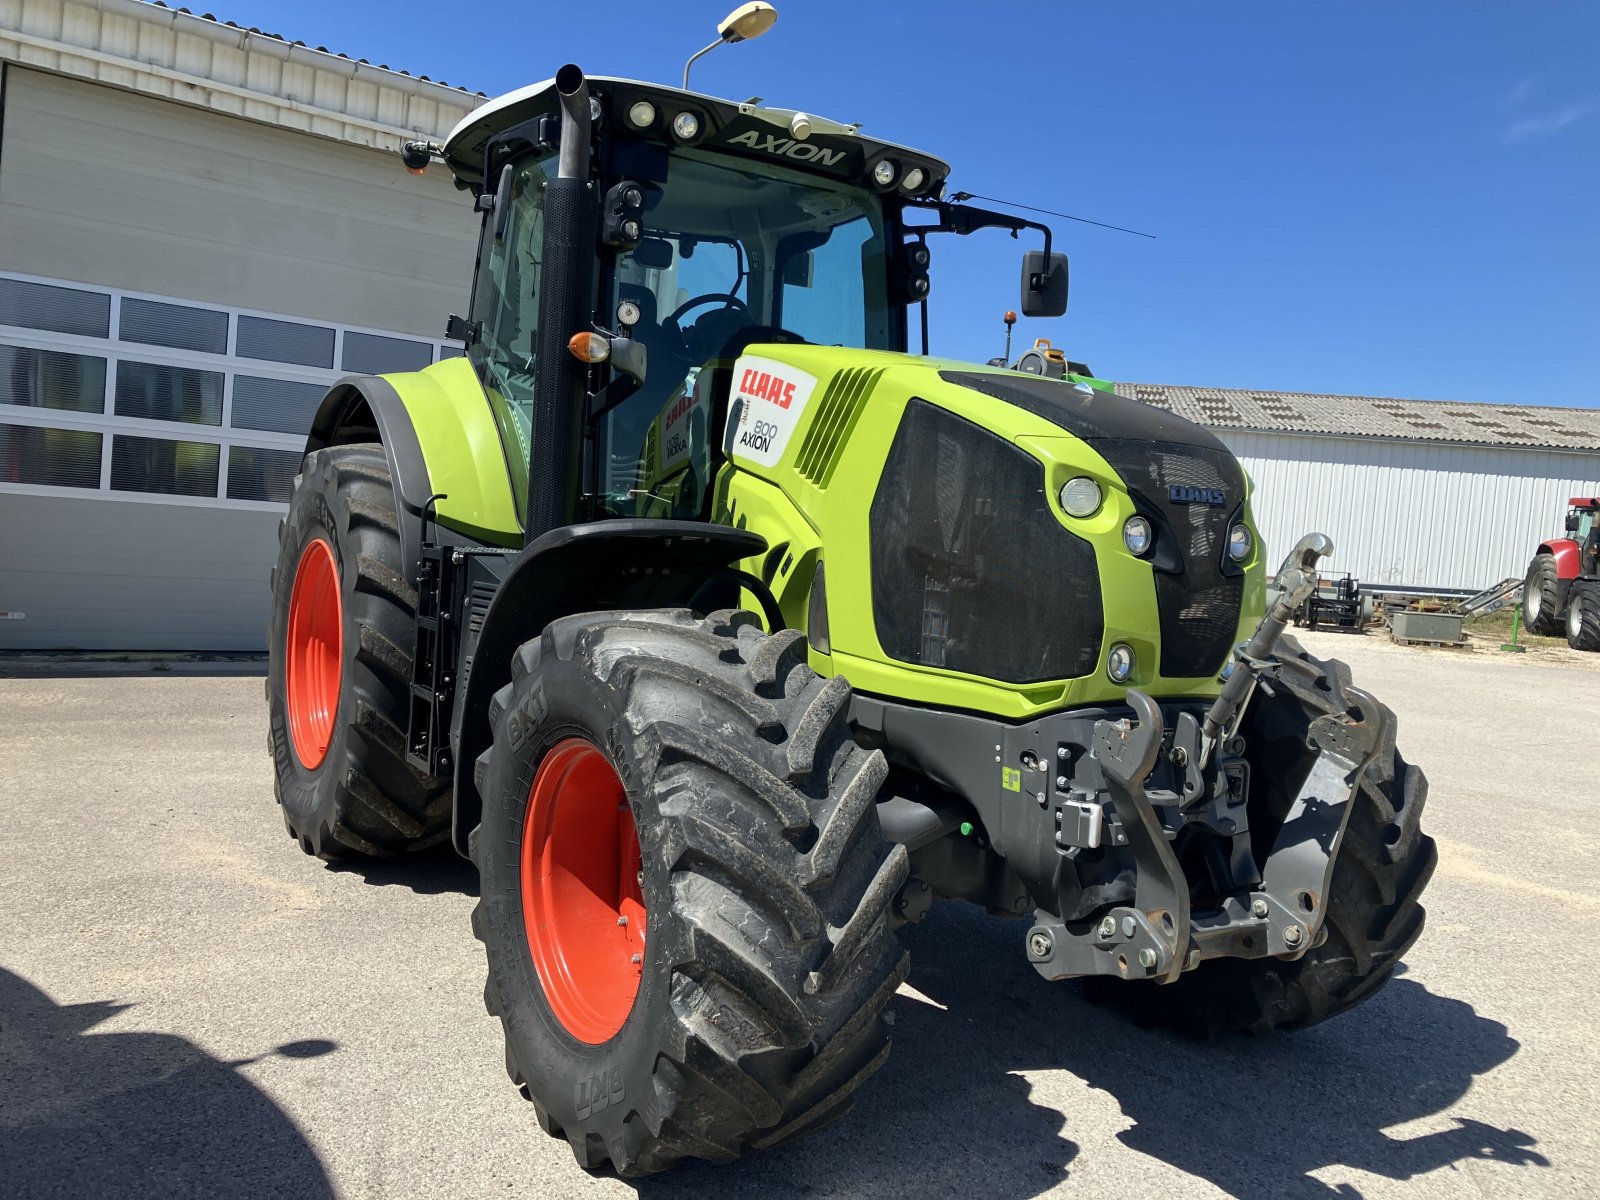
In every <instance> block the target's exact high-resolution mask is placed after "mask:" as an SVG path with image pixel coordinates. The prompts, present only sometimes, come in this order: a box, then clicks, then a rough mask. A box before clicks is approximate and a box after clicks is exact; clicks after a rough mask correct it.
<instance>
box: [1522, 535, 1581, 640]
mask: <svg viewBox="0 0 1600 1200" xmlns="http://www.w3.org/2000/svg"><path fill="white" fill-rule="evenodd" d="M1571 587H1572V582H1571V581H1570V580H1566V579H1561V578H1559V577H1558V576H1557V574H1556V560H1555V556H1554V555H1553V554H1535V555H1534V556H1533V561H1532V562H1530V563H1529V564H1528V574H1527V576H1526V577H1525V578H1524V579H1523V581H1522V625H1523V628H1525V629H1526V630H1527V631H1528V632H1529V633H1533V634H1538V635H1539V636H1540V637H1560V636H1561V633H1562V622H1563V618H1564V617H1565V615H1566V611H1567V597H1568V595H1569V593H1570V589H1571Z"/></svg>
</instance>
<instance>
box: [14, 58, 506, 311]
mask: <svg viewBox="0 0 1600 1200" xmlns="http://www.w3.org/2000/svg"><path fill="white" fill-rule="evenodd" d="M476 235H477V218H476V217H475V216H474V215H473V212H472V205H471V200H470V197H468V196H466V195H464V194H463V193H461V192H458V191H456V190H455V188H454V187H452V186H451V183H450V179H449V174H448V172H444V173H433V172H430V173H429V174H428V175H426V176H423V177H422V178H420V179H419V178H417V177H416V176H413V175H410V174H408V173H407V172H406V171H405V170H403V169H402V168H401V166H400V163H399V161H398V159H396V158H395V157H394V156H393V155H390V154H384V153H379V152H378V151H375V150H363V149H360V148H357V147H353V146H346V145H341V144H339V143H337V142H332V141H320V140H318V139H316V138H310V137H306V136H303V135H300V134H295V133H290V132H288V131H286V130H282V129H273V128H268V127H266V126H263V125H255V124H252V123H250V122H248V121H244V120H240V119H237V118H232V117H224V116H221V115H219V114H217V113H214V112H206V111H203V110H200V109H196V108H189V107H187V106H185V105H181V104H174V103H172V102H171V101H165V100H152V99H149V98H147V97H144V96H136V95H133V94H131V93H128V92H119V91H116V90H114V89H111V88H107V87H104V86H102V85H98V84H91V83H83V82H80V81H78V80H73V79H65V78H62V77H60V76H55V75H46V74H43V73H41V72H38V71H28V70H22V69H20V68H17V67H12V68H10V69H9V70H8V72H7V74H6V96H5V130H4V139H3V141H0V269H5V270H11V271H18V272H24V273H28V274H32V275H44V276H52V277H55V278H58V279H72V280H80V281H82V282H85V283H96V284H103V285H107V286H110V287H117V288H125V289H127V290H129V291H138V292H157V293H164V294H167V295H172V296H186V297H189V298H190V299H193V300H199V301H208V302H211V303H215V304H226V305H235V306H238V307H240V308H254V309H261V310H264V311H268V312H280V313H290V314H293V315H295V316H302V317H312V318H316V319H319V320H323V321H333V322H340V323H347V324H351V325H364V326H368V327H371V328H376V329H390V330H395V331H397V332H402V333H410V334H418V335H421V336H424V337H439V336H440V335H441V334H442V333H443V331H444V324H445V320H446V318H447V317H448V316H449V315H450V314H451V313H452V312H463V311H465V305H466V300H467V290H468V283H469V280H470V278H471V274H472V262H473V253H474V249H475V243H476Z"/></svg>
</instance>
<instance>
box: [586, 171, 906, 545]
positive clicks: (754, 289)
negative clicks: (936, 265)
mask: <svg viewBox="0 0 1600 1200" xmlns="http://www.w3.org/2000/svg"><path fill="white" fill-rule="evenodd" d="M669 172H670V174H669V177H668V179H667V180H666V181H665V182H664V183H652V184H650V185H649V186H648V187H647V189H646V201H645V231H644V238H643V240H642V241H641V242H640V244H639V246H638V248H637V249H636V250H634V251H632V252H631V253H629V254H626V255H624V256H623V257H622V258H621V260H620V261H619V263H618V266H617V271H616V273H615V280H614V286H613V291H614V294H613V296H612V307H613V311H615V307H616V306H617V305H619V304H622V303H624V302H632V303H633V304H634V305H636V306H637V307H638V310H639V316H638V319H637V321H636V322H635V324H634V326H633V337H634V338H635V339H636V340H638V341H640V342H642V343H643V344H644V346H645V348H646V350H647V352H648V355H649V366H648V373H647V377H646V380H645V383H644V385H643V386H642V387H641V388H640V389H639V391H638V392H637V393H635V394H634V395H633V396H632V397H630V398H629V399H628V400H627V401H626V402H625V403H624V404H622V405H621V406H619V407H618V408H617V409H615V410H614V411H613V412H611V413H610V414H608V415H607V417H606V418H605V422H604V428H603V429H602V430H601V431H600V434H601V439H602V446H601V455H600V458H599V462H600V463H601V464H602V466H601V473H602V475H603V478H602V480H601V481H600V491H601V493H602V494H601V497H600V500H601V504H602V506H603V507H604V508H606V509H608V510H610V511H612V512H617V513H624V512H626V513H635V512H651V513H660V515H689V514H692V513H694V512H696V511H698V509H699V508H700V507H701V506H702V501H703V499H704V494H705V490H706V488H707V487H708V485H709V482H710V479H709V472H710V467H711V453H710V446H709V427H710V417H711V390H712V389H711V382H712V381H711V378H710V376H709V374H708V372H709V371H710V369H712V368H713V367H714V366H715V365H717V364H721V365H724V366H728V365H731V361H732V359H733V358H735V357H737V355H738V354H739V353H740V352H741V351H742V350H743V349H744V348H745V347H746V346H749V345H752V344H755V343H759V342H797V341H804V342H811V343H815V344H820V345H834V346H855V347H863V348H869V349H884V350H887V349H898V348H899V346H898V338H899V333H898V330H899V324H898V319H897V318H898V314H897V313H896V312H895V311H894V310H892V309H891V308H890V306H889V301H888V292H887V287H888V277H887V271H886V270H885V234H884V224H883V206H882V203H881V202H880V201H879V199H878V198H877V197H876V196H875V195H874V194H872V193H871V192H868V191H865V190H863V189H861V188H857V187H852V186H850V185H848V184H845V183H835V182H833V181H830V180H825V179H819V178H818V177H816V176H814V175H807V174H803V173H801V172H798V171H790V170H786V169H784V168H782V167H778V166H771V165H767V164H764V163H763V164H747V163H745V162H744V161H743V160H733V159H729V158H728V157H727V156H725V155H720V154H712V153H707V152H704V151H696V150H680V151H677V152H676V153H674V154H673V155H672V156H671V157H670V159H669ZM703 376H704V377H703ZM667 485H670V487H669V486H667Z"/></svg>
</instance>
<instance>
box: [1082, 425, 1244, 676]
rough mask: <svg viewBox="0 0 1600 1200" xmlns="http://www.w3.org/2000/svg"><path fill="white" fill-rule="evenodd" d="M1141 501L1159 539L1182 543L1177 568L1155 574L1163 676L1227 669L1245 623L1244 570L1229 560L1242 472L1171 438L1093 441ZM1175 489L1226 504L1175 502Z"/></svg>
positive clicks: (1223, 457) (1222, 453)
mask: <svg viewBox="0 0 1600 1200" xmlns="http://www.w3.org/2000/svg"><path fill="white" fill-rule="evenodd" d="M1093 445H1094V448H1095V449H1096V450H1098V451H1099V452H1100V453H1101V455H1103V456H1104V457H1105V460H1106V461H1107V462H1108V463H1110V464H1111V465H1112V466H1113V467H1114V468H1116V471H1117V474H1119V475H1121V476H1122V478H1123V480H1124V482H1126V483H1127V485H1128V488H1129V490H1130V491H1131V492H1133V493H1134V495H1135V498H1136V499H1137V500H1138V502H1139V503H1140V504H1141V505H1142V506H1144V507H1146V508H1147V509H1148V510H1149V511H1150V513H1151V515H1152V516H1155V517H1156V518H1157V521H1158V524H1160V525H1163V526H1164V527H1165V528H1163V529H1161V531H1160V534H1159V535H1158V536H1161V537H1168V536H1170V537H1171V538H1172V540H1173V541H1174V542H1175V543H1176V549H1177V556H1178V558H1179V560H1180V565H1179V569H1178V570H1175V571H1163V570H1160V569H1158V570H1157V571H1156V577H1155V578H1156V608H1157V610H1158V612H1159V615H1160V618H1161V673H1162V674H1163V675H1165V676H1167V677H1168V678H1170V679H1185V678H1193V677H1198V676H1202V675H1210V674H1213V673H1215V672H1217V671H1220V670H1221V669H1222V665H1223V662H1224V661H1225V660H1226V658H1227V654H1228V650H1229V648H1230V647H1231V646H1232V645H1233V641H1234V635H1235V634H1236V632H1237V630H1238V626H1239V606H1240V604H1241V603H1242V602H1243V599H1244V572H1243V571H1241V570H1240V569H1239V568H1237V567H1235V566H1233V565H1232V564H1227V565H1224V564H1225V562H1226V558H1225V553H1226V550H1227V540H1228V526H1229V524H1230V522H1231V520H1232V518H1233V517H1234V516H1235V515H1236V514H1237V513H1238V512H1239V511H1240V505H1241V504H1243V502H1244V473H1243V472H1242V471H1241V470H1240V469H1239V463H1238V461H1237V460H1235V459H1234V457H1233V455H1231V454H1229V453H1228V452H1227V451H1226V450H1221V449H1212V448H1211V447H1209V446H1188V445H1179V444H1175V443H1172V442H1147V441H1143V440H1136V439H1123V438H1105V439H1097V440H1095V441H1094V442H1093ZM1172 487H1188V488H1205V489H1211V490H1216V491H1220V492H1221V493H1222V495H1223V497H1224V499H1223V503H1222V504H1220V505H1210V504H1185V503H1177V502H1174V501H1173V500H1172V499H1171V496H1170V492H1169V489H1170V488H1172Z"/></svg>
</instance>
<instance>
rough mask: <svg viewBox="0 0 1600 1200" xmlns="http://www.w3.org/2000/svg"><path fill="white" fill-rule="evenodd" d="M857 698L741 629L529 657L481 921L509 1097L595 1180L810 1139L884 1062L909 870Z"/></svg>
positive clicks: (663, 617)
mask: <svg viewBox="0 0 1600 1200" xmlns="http://www.w3.org/2000/svg"><path fill="white" fill-rule="evenodd" d="M849 696H850V689H849V686H848V685H847V684H846V683H845V682H844V680H843V679H837V678H836V679H821V678H819V677H818V676H816V675H815V674H814V673H813V672H812V671H811V670H810V668H809V667H807V666H806V665H805V639H804V636H803V635H801V634H800V633H798V632H797V631H794V630H786V631H783V632H780V633H778V634H775V635H772V636H768V635H767V634H765V633H763V632H762V630H761V628H760V626H759V625H758V624H757V622H756V618H755V617H753V616H752V615H751V614H749V613H743V612H723V613H717V614H713V615H712V616H710V617H707V618H703V619H702V618H697V617H695V616H694V615H692V614H690V613H688V612H682V611H672V612H663V611H643V612H624V613H601V614H585V615H581V616H576V617H570V618H566V619H563V620H560V621H557V622H555V623H554V624H552V625H551V626H550V627H549V628H548V629H546V630H545V631H544V633H543V635H542V636H541V637H539V638H538V639H536V640H534V641H531V642H528V643H527V644H526V645H524V646H523V647H522V648H521V649H520V650H519V651H518V652H517V656H516V658H515V660H514V662H513V669H512V682H511V683H510V684H508V685H507V686H505V687H504V688H502V689H501V690H500V691H499V692H498V693H496V695H495V697H494V700H493V702H492V705H491V708H490V717H491V721H492V724H493V727H494V745H493V748H492V749H491V750H490V751H488V752H487V753H486V754H485V755H484V756H483V757H482V758H481V759H480V760H479V764H478V771H479V779H480V790H481V792H482V794H483V797H484V809H483V822H482V824H481V825H480V826H479V827H478V829H476V830H475V831H474V832H473V834H472V837H471V839H470V840H471V847H472V851H473V858H474V861H475V862H476V863H477V865H478V868H479V872H480V877H481V884H482V893H481V896H482V898H481V900H480V902H479V905H478V907H477V910H476V911H475V912H474V914H473V929H474V932H475V933H476V934H477V936H478V937H479V939H480V940H481V941H483V943H484V945H485V949H486V951H487V955H488V965H489V971H488V982H487V985H486V987H485V989H484V1000H485V1004H486V1005H487V1007H488V1009H489V1011H490V1013H492V1014H495V1015H498V1016H499V1017H500V1020H501V1024H502V1027H503V1029H504V1034H505V1044H506V1066H507V1071H508V1073H509V1074H510V1076H511V1079H512V1082H513V1083H515V1084H517V1085H518V1086H519V1087H521V1089H522V1091H523V1094H524V1095H525V1096H526V1097H527V1098H528V1099H530V1100H532V1101H533V1103H534V1106H535V1113H536V1115H537V1117H538V1122H539V1124H540V1126H541V1127H542V1128H543V1129H544V1130H545V1131H546V1132H547V1133H549V1134H551V1135H553V1136H556V1137H563V1138H565V1139H566V1140H567V1141H568V1142H569V1143H570V1145H571V1146H572V1149H573V1152H574V1154H575V1155H576V1156H577V1160H578V1162H579V1164H580V1165H582V1166H584V1167H585V1168H589V1169H596V1168H601V1167H604V1166H606V1165H607V1164H609V1165H610V1166H612V1167H613V1168H614V1169H615V1170H616V1171H617V1172H618V1173H619V1174H622V1175H625V1176H642V1175H648V1174H651V1173H653V1172H657V1171H661V1170H664V1169H666V1168H668V1167H671V1166H673V1165H674V1164H676V1163H678V1162H680V1161H682V1160H684V1159H688V1158H701V1159H706V1160H709V1161H712V1162H719V1163H722V1162H729V1161H732V1160H733V1159H735V1158H737V1157H738V1156H739V1155H740V1154H742V1153H743V1152H745V1151H746V1150H747V1149H751V1148H764V1147H767V1146H771V1145H777V1144H779V1143H782V1142H786V1141H789V1140H790V1139H792V1138H795V1137H799V1136H802V1135H804V1134H807V1133H810V1132H812V1131H813V1130H815V1129H818V1128H821V1127H822V1126H823V1125H825V1124H828V1123H829V1122H831V1121H833V1120H835V1119H837V1118H838V1117H840V1116H842V1115H843V1114H844V1113H845V1112H847V1111H848V1110H849V1108H850V1105H851V1103H852V1100H853V1096H854V1093H855V1090H856V1089H857V1087H859V1086H860V1084H861V1083H862V1082H863V1081H864V1080H865V1079H866V1078H867V1077H868V1076H870V1075H871V1074H872V1073H873V1072H874V1071H876V1070H877V1069H878V1067H879V1066H881V1065H882V1063H883V1061H884V1059H885V1058H886V1057H887V1055H888V1050H889V1037H888V1023H887V1021H886V1019H885V1007H886V1005H887V1003H888V1001H889V998H890V997H891V996H892V995H893V993H894V991H895V989H896V988H897V987H898V986H899V984H900V982H901V981H902V980H903V979H904V978H905V975H906V971H907V967H908V959H907V956H906V954H905V953H904V951H903V950H902V949H901V947H900V945H899V942H898V939H897V938H896V937H895V935H894V933H893V932H892V930H891V929H890V925H889V919H888V913H889V909H890V906H891V904H892V903H893V900H894V897H895V894H896V892H897V891H898V889H899V888H900V886H901V884H902V883H903V882H904V881H905V879H906V876H907V870H908V860H907V856H906V851H905V848H904V847H901V846H891V845H889V844H887V843H885V842H884V841H883V839H882V835H881V833H880V831H879V828H878V818H877V810H876V806H875V799H876V795H877V791H878V788H879V787H880V786H881V784H882V782H883V779H884V777H885V776H886V774H887V771H888V767H887V764H886V762H885V760H884V758H883V756H882V754H881V753H879V752H876V751H873V752H870V753H869V752H868V751H866V750H863V749H861V748H860V747H858V746H857V745H856V744H855V742H854V741H853V740H852V738H851V735H850V730H849V727H848V725H847V723H846V708H847V705H848V701H849ZM564 807H565V808H566V811H565V812H564V811H563V809H564ZM563 831H565V832H563ZM585 831H588V832H587V833H586V832H585ZM563 837H566V838H569V840H568V841H567V843H566V844H565V845H562V844H560V843H561V839H562V838H563ZM585 839H587V840H588V843H589V844H587V845H586V844H584V840H585ZM635 866H636V868H637V870H636V872H634V874H633V878H631V879H630V878H629V874H630V871H633V869H634V867H635ZM563 872H566V873H567V874H568V875H570V876H574V877H581V881H580V882H581V886H578V887H575V888H571V889H567V894H569V895H570V896H575V897H577V898H578V899H577V900H563V899H562V898H561V897H562V890H563V889H562V883H561V876H562V873H563ZM552 881H555V882H552ZM569 882H570V881H569ZM596 898H598V899H599V903H598V904H595V903H594V901H595V899H596ZM580 908H584V909H587V912H584V911H579V910H580ZM624 918H627V924H626V925H624V924H623V919H624ZM641 926H642V929H641V928H640V927H641ZM586 930H587V932H585V931H586ZM640 933H642V935H643V936H642V938H640V939H638V940H635V937H636V935H638V934H640ZM607 956H609V959H610V961H609V962H607V961H606V959H607ZM635 956H637V958H636V957H635ZM630 970H631V976H630Z"/></svg>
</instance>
